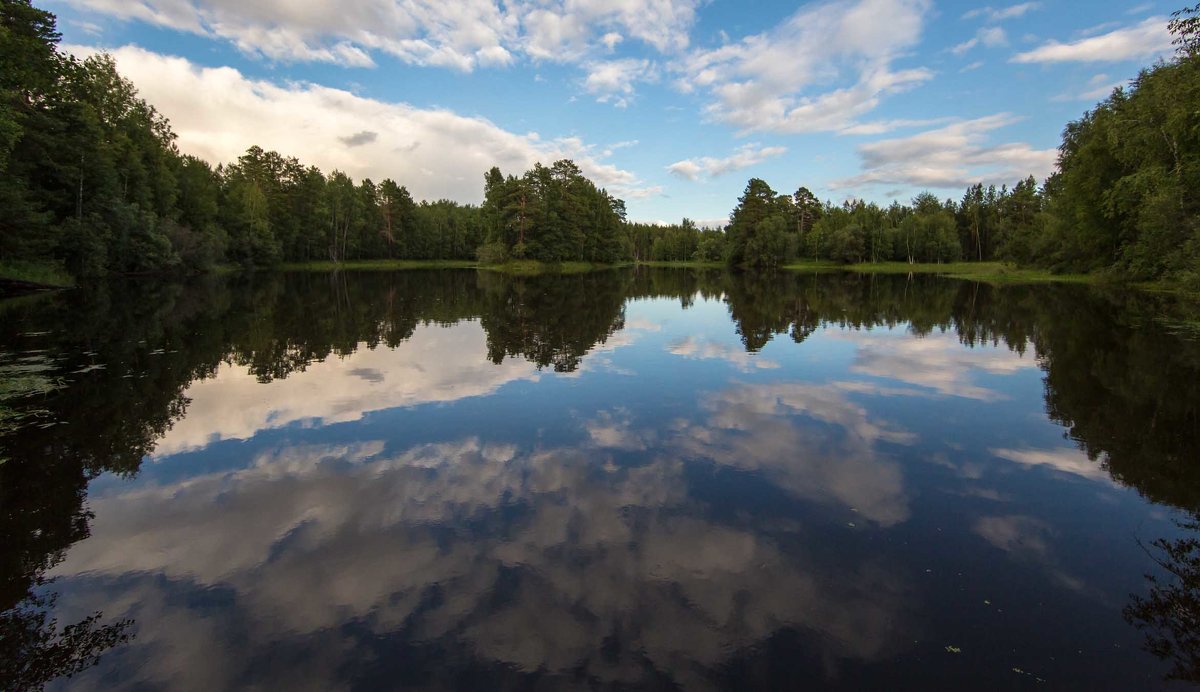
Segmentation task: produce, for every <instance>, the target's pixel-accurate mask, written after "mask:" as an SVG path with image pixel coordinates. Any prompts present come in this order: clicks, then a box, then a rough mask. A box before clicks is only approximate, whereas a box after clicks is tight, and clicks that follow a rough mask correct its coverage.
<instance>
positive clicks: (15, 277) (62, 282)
mask: <svg viewBox="0 0 1200 692" xmlns="http://www.w3.org/2000/svg"><path fill="white" fill-rule="evenodd" d="M0 281H7V282H11V283H13V284H17V285H18V286H19V287H28V288H70V287H72V286H74V285H75V279H73V278H71V275H70V274H68V273H67V270H65V269H63V267H62V265H61V264H58V263H55V262H0Z"/></svg>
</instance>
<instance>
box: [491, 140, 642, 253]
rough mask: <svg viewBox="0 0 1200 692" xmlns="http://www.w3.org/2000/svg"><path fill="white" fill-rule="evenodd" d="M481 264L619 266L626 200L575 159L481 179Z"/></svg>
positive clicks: (625, 245) (496, 172)
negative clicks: (585, 172)
mask: <svg viewBox="0 0 1200 692" xmlns="http://www.w3.org/2000/svg"><path fill="white" fill-rule="evenodd" d="M483 218H484V225H485V227H486V239H487V245H485V246H484V247H482V248H480V258H481V259H482V260H483V261H485V262H495V261H503V260H505V259H509V258H512V259H535V260H541V261H544V262H562V261H567V260H578V261H585V262H602V263H603V262H617V261H620V260H623V259H625V258H626V257H628V256H629V248H628V242H627V238H626V235H625V232H624V231H625V229H624V224H625V202H624V201H622V200H619V199H616V198H615V197H613V196H612V195H609V194H608V192H606V191H605V190H603V189H601V188H598V187H596V185H595V184H594V183H592V181H590V180H588V179H587V178H586V177H584V175H583V173H582V172H581V171H580V170H579V167H578V166H576V165H575V163H574V162H573V161H570V160H567V159H563V160H561V161H556V162H554V164H553V165H552V166H550V167H549V168H547V167H546V166H543V165H541V164H540V163H539V164H536V165H535V166H534V167H533V169H532V170H529V171H526V172H525V174H524V175H522V176H521V177H519V178H518V177H516V176H513V175H509V176H508V177H505V176H504V175H503V174H502V173H501V172H500V169H499V168H495V167H493V168H492V169H491V170H490V171H488V172H487V174H485V175H484V202H483Z"/></svg>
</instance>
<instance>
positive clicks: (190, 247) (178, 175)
mask: <svg viewBox="0 0 1200 692" xmlns="http://www.w3.org/2000/svg"><path fill="white" fill-rule="evenodd" d="M58 41H59V34H58V33H57V31H56V29H55V18H54V15H53V14H51V13H49V12H45V11H43V10H40V9H37V8H35V7H33V6H32V5H31V4H30V3H29V2H28V0H6V1H5V2H4V3H3V4H2V5H0V63H2V64H3V65H4V66H5V68H4V70H2V71H0V174H2V175H0V208H2V209H3V210H4V211H5V213H4V214H3V215H0V261H2V262H8V263H13V262H47V261H52V262H61V263H62V264H63V265H64V266H65V267H66V269H67V270H68V271H69V272H70V273H71V274H73V275H75V276H98V275H103V274H107V273H125V274H136V273H150V272H162V271H167V270H180V269H182V270H185V271H190V272H200V271H204V270H205V269H208V268H210V267H211V266H213V265H215V264H218V263H226V262H229V263H237V264H242V265H250V266H268V265H272V264H275V263H278V262H283V261H298V262H303V261H311V260H333V261H344V260H355V259H416V260H428V259H463V260H467V259H470V260H473V259H475V258H476V257H477V254H482V255H483V256H485V258H487V259H489V260H491V261H501V260H503V259H507V258H530V259H537V260H544V261H563V260H584V261H593V262H616V261H619V260H623V259H626V258H627V257H629V256H630V249H629V242H628V236H627V235H626V234H625V231H624V221H625V205H624V202H622V201H621V200H618V199H615V198H613V197H612V196H610V195H608V194H607V193H606V192H605V191H604V190H601V189H598V188H597V187H596V186H595V185H594V184H593V183H592V182H591V181H589V180H587V179H586V178H585V177H584V176H583V175H582V173H581V172H580V170H579V168H578V167H577V166H576V165H575V164H574V163H572V162H571V161H566V160H564V161H558V162H556V163H554V164H553V165H552V166H550V167H544V166H542V165H541V164H538V165H536V166H535V167H534V168H533V170H531V171H528V172H526V173H525V174H524V175H522V176H521V177H514V176H509V177H508V178H507V179H506V178H504V177H503V176H502V175H501V173H500V171H499V170H498V169H492V170H491V171H489V172H488V173H487V174H486V176H485V194H486V202H485V203H484V205H483V207H478V206H474V205H464V204H459V203H457V202H453V201H449V200H439V201H435V202H417V201H415V200H414V199H413V198H412V195H411V194H410V193H409V192H408V190H407V189H405V187H404V186H402V185H400V184H398V183H397V182H395V181H393V180H390V179H388V180H383V181H382V182H380V183H378V184H376V183H375V182H373V181H371V180H369V179H367V180H362V181H359V182H357V183H356V182H355V181H353V180H352V179H351V178H350V177H349V176H347V175H346V174H345V173H342V172H340V171H333V172H332V173H329V174H326V173H323V172H322V171H321V170H319V169H318V168H316V167H314V166H306V165H304V164H303V163H301V162H300V161H299V160H297V159H295V158H291V157H287V156H283V155H281V154H279V153H276V152H272V151H264V150H262V149H261V148H259V147H251V148H250V149H249V150H248V151H247V152H246V154H245V155H243V156H241V157H240V158H239V159H238V160H237V161H236V162H233V163H229V164H225V165H219V166H217V167H216V168H215V169H214V168H212V167H211V166H210V165H209V164H208V163H206V162H205V161H202V160H200V159H198V158H196V157H193V156H188V155H184V154H182V153H181V152H180V151H179V149H178V147H177V146H176V143H175V134H174V133H173V132H172V131H171V127H170V123H169V122H168V121H167V119H166V118H165V117H163V116H162V115H161V114H160V113H158V112H157V111H156V110H155V109H154V107H153V106H151V105H150V104H148V103H146V102H145V101H144V100H142V99H141V98H139V97H138V94H137V90H136V89H135V87H134V85H133V84H132V83H130V82H129V81H128V80H126V79H124V78H122V77H121V76H120V74H119V73H118V72H117V69H116V65H115V63H114V62H113V60H112V58H111V57H109V56H107V55H97V56H93V57H89V58H87V59H84V60H79V59H77V58H75V57H73V56H70V55H66V54H63V53H60V52H59V51H58V50H57V44H58Z"/></svg>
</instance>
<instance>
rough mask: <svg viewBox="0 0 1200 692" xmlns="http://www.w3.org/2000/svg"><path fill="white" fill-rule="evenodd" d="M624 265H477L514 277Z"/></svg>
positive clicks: (532, 262)
mask: <svg viewBox="0 0 1200 692" xmlns="http://www.w3.org/2000/svg"><path fill="white" fill-rule="evenodd" d="M624 266H628V265H626V264H595V263H592V262H539V261H537V260H509V261H507V262H505V263H504V264H485V265H479V268H480V269H486V270H488V271H495V272H503V273H505V274H512V275H514V276H533V275H537V274H586V273H587V272H594V271H599V270H602V269H615V268H616V267H624Z"/></svg>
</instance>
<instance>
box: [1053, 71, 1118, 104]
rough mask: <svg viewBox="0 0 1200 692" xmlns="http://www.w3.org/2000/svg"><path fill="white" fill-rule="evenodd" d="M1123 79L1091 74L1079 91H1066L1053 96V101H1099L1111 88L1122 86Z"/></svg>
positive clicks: (1111, 90) (1110, 92)
mask: <svg viewBox="0 0 1200 692" xmlns="http://www.w3.org/2000/svg"><path fill="white" fill-rule="evenodd" d="M1124 85H1125V80H1122V79H1117V80H1114V79H1113V78H1112V77H1109V76H1108V75H1106V74H1103V73H1101V74H1097V75H1093V76H1092V78H1091V79H1089V80H1088V82H1087V84H1085V85H1084V86H1083V88H1082V89H1081V90H1080V91H1072V92H1067V93H1065V94H1060V95H1058V96H1055V97H1054V100H1055V101H1099V100H1101V99H1105V98H1108V96H1109V95H1110V94H1112V92H1113V89H1116V88H1117V87H1120V86H1124Z"/></svg>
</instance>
